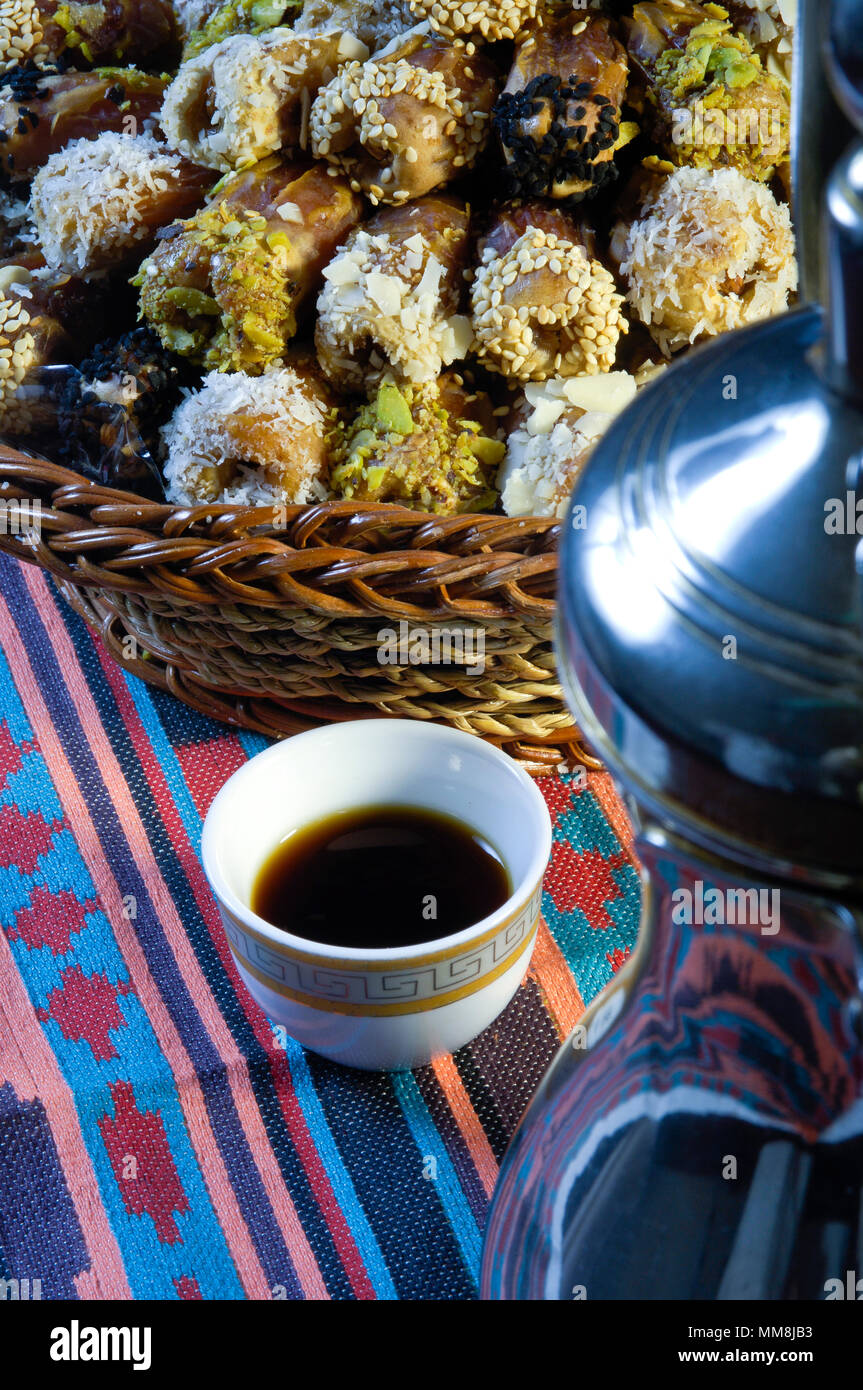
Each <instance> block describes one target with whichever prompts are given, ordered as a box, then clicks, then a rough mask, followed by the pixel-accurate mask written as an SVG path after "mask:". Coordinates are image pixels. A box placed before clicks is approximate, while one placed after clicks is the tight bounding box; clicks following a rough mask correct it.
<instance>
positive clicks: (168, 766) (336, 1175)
mask: <svg viewBox="0 0 863 1390" xmlns="http://www.w3.org/2000/svg"><path fill="white" fill-rule="evenodd" d="M126 683H127V685H128V687H129V691H130V693H131V696H132V699H133V700H134V702H135V708H136V710H137V711H138V715H139V718H140V720H141V723H142V725H143V727H144V731H145V733H146V735H147V737H148V739H149V740H150V742H151V744H152V745H153V749H154V751H155V753H156V756H157V758H158V759H159V763H160V766H161V769H162V773H163V775H164V777H165V780H166V782H167V783H168V786H169V789H170V791H171V794H172V796H173V797H174V799H175V802H176V805H177V810H178V811H179V813H180V817H181V819H182V822H183V828H184V829H185V831H186V834H187V835H188V837H189V840H190V842H191V844H192V847H193V848H194V850H195V852H196V853H199V851H200V843H201V826H202V821H201V816H200V812H199V811H198V808H197V806H196V805H195V802H194V800H193V799H192V796H191V794H190V792H189V789H188V786H187V784H186V781H185V778H184V776H183V770H182V767H181V766H180V762H179V760H178V758H177V755H176V751H175V749H174V747H173V745H172V744H171V742H170V741H169V740H168V738H167V737H166V735H165V731H164V729H163V727H162V724H161V722H160V720H159V717H158V714H157V713H156V710H155V708H154V705H153V702H152V699H151V697H150V691H149V690H148V689H147V687H146V686H145V685H144V684H143V682H141V681H139V680H137V679H136V678H135V677H128V678H127V680H126ZM241 742H242V743H243V746H244V751H248V750H247V748H246V741H245V740H241ZM248 743H249V745H250V747H251V749H252V750H253V751H251V752H250V756H252V757H253V756H254V754H255V753H257V752H261V751H262V750H263V749H264V748H266V747H268V746H269V742H268V740H267V739H265V738H263V737H262V736H261V735H251V737H250V738H249V740H248ZM210 944H211V949H212V951H213V955H214V956H217V953H216V951H215V948H214V947H212V943H210ZM289 1044H290V1050H289V1052H288V1058H289V1062H290V1067H291V1075H292V1077H293V1078H294V1082H295V1084H294V1092H295V1094H296V1097H297V1100H298V1102H299V1104H300V1108H301V1110H302V1112H303V1116H304V1118H305V1120H306V1124H307V1125H308V1128H309V1133H310V1135H311V1138H312V1140H313V1142H314V1145H315V1148H316V1150H317V1152H318V1155H319V1157H320V1159H321V1162H322V1163H323V1165H324V1171H325V1172H326V1174H327V1177H328V1178H329V1180H330V1183H331V1184H332V1187H333V1191H334V1192H336V1194H337V1196H338V1198H339V1205H340V1207H341V1208H342V1211H343V1213H344V1216H345V1220H346V1221H347V1224H348V1226H349V1228H350V1231H351V1234H352V1236H353V1238H354V1240H355V1242H356V1244H357V1247H358V1249H359V1252H360V1255H361V1256H362V1259H363V1263H364V1264H365V1266H366V1271H367V1273H368V1275H369V1278H370V1280H371V1283H372V1287H373V1288H374V1290H375V1293H376V1295H377V1297H378V1298H383V1299H390V1298H394V1297H395V1286H394V1285H393V1282H392V1279H391V1278H390V1275H389V1271H388V1270H387V1267H386V1263H385V1261H384V1259H383V1256H382V1255H381V1250H380V1246H379V1245H378V1243H377V1241H376V1240H375V1238H374V1234H373V1232H372V1230H371V1227H370V1226H369V1224H368V1221H367V1220H366V1215H365V1212H364V1211H363V1209H362V1206H361V1204H360V1202H359V1200H358V1198H357V1195H356V1192H355V1190H354V1186H353V1183H352V1182H351V1179H350V1175H349V1174H348V1171H347V1169H346V1168H345V1166H344V1163H343V1162H342V1160H341V1157H340V1155H339V1152H338V1149H337V1147H336V1144H335V1141H334V1139H333V1136H332V1133H331V1131H330V1128H329V1125H328V1124H327V1121H326V1117H325V1115H324V1112H323V1109H322V1107H321V1105H320V1102H319V1100H318V1098H317V1096H316V1094H315V1090H314V1085H313V1084H312V1080H311V1076H310V1074H309V1070H308V1067H307V1065H306V1063H305V1059H304V1057H303V1049H302V1048H301V1047H300V1046H299V1044H297V1043H295V1042H294V1041H293V1039H290V1040H289Z"/></svg>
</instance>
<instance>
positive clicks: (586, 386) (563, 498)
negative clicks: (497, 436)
mask: <svg viewBox="0 0 863 1390" xmlns="http://www.w3.org/2000/svg"><path fill="white" fill-rule="evenodd" d="M635 392H636V380H635V378H633V377H632V376H630V375H629V373H628V372H609V373H607V374H606V375H604V376H593V377H568V378H567V379H566V380H563V379H562V378H560V377H555V378H552V379H551V380H549V381H544V382H537V383H535V384H533V385H530V386H528V387H527V389H526V392H525V399H524V401H523V402H522V404H521V406H520V408H519V410H518V412H517V414H518V415H519V417H520V419H521V423H519V424H518V426H517V428H515V429H513V430H512V431H511V432H510V435H509V438H508V440H507V448H506V458H505V459H504V462H503V464H502V466H501V469H500V472H499V474H498V478H497V485H498V487H499V489H500V493H501V505H502V506H503V510H504V511H505V512H506V514H507V516H554V517H563V516H565V514H566V510H567V507H568V506H569V498H570V495H571V493H572V489H573V487H574V486H575V484H576V482H577V481H578V478H579V477H580V475H581V472H582V470H583V468H584V466H585V464H586V463H587V460H588V459H589V458H590V455H591V454H592V452H593V449H594V447H595V445H596V443H597V441H598V440H599V439H600V438H601V437H602V435H603V434H604V433H605V431H606V430H607V429H608V427H609V425H610V424H611V422H612V420H613V419H614V417H615V416H616V415H617V414H619V412H620V411H621V410H622V409H623V408H624V406H626V405H628V404H629V402H630V401H631V400H632V399H633V397H634V396H635Z"/></svg>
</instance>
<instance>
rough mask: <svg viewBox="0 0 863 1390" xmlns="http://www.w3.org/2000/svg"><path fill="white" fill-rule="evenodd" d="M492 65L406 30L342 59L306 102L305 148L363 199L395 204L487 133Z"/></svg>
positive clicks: (438, 179)
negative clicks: (364, 57) (379, 51)
mask: <svg viewBox="0 0 863 1390" xmlns="http://www.w3.org/2000/svg"><path fill="white" fill-rule="evenodd" d="M495 92H496V81H495V75H494V70H493V69H492V67H491V65H490V63H489V62H488V60H487V59H485V58H484V57H483V56H482V55H481V54H473V55H468V54H467V50H465V49H457V48H453V47H451V46H450V45H449V44H444V43H441V42H440V41H439V40H437V39H435V40H431V41H427V40H425V39H424V37H423V36H422V35H421V34H416V33H414V34H412V35H411V36H409V37H408V39H407V41H406V42H405V44H404V45H403V46H402V47H400V48H397V49H395V50H393V51H392V52H388V53H387V54H386V55H385V56H379V57H377V58H372V59H369V60H368V61H367V62H365V63H360V62H354V63H346V64H345V66H344V67H343V68H342V69H341V70H340V72H339V73H338V75H337V76H336V77H335V78H334V79H333V81H332V82H330V83H329V84H328V85H327V86H326V87H325V88H324V89H323V90H322V91H321V92H319V93H318V95H317V97H316V98H315V101H314V102H313V104H312V110H311V117H310V134H311V145H312V153H313V154H314V155H315V157H316V158H317V159H326V160H328V161H329V163H330V164H331V165H333V166H335V167H337V168H342V169H344V170H345V171H346V172H347V173H348V175H349V176H350V177H351V187H352V188H353V189H354V191H355V192H360V190H362V191H363V192H364V193H366V194H367V196H368V197H369V199H370V201H371V202H372V203H373V204H375V205H377V204H378V203H393V204H395V205H399V204H402V203H406V202H407V201H408V200H409V199H411V198H419V197H421V196H422V195H423V194H424V193H429V192H431V190H432V189H434V188H438V187H440V185H441V184H444V183H447V182H448V181H449V180H450V179H451V178H453V177H455V176H456V175H457V174H458V172H459V171H461V170H463V169H467V168H470V166H471V165H472V164H473V163H474V161H475V160H476V158H477V156H478V155H479V153H480V151H481V150H482V148H483V146H484V144H485V142H486V139H487V137H488V132H489V119H490V115H491V108H492V105H493V102H494V98H495Z"/></svg>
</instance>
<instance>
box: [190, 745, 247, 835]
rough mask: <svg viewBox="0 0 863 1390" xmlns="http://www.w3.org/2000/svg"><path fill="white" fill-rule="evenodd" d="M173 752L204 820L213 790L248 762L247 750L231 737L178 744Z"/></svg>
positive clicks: (213, 794)
mask: <svg viewBox="0 0 863 1390" xmlns="http://www.w3.org/2000/svg"><path fill="white" fill-rule="evenodd" d="M174 752H175V753H176V755H177V761H178V763H179V764H180V767H181V768H182V771H183V780H184V781H185V783H186V786H187V787H188V788H189V794H190V796H191V798H192V800H193V801H194V803H195V809H196V810H197V812H198V815H199V816H200V817H201V819H202V820H203V819H204V816H205V815H206V814H207V812H208V811H209V809H210V805H211V803H212V801H213V798H214V797H215V795H216V792H217V791H218V790H219V788H220V787H222V786H223V785H224V783H225V782H227V780H228V778H229V777H230V776H231V774H232V773H234V772H236V771H237V770H238V769H239V768H241V767H242V766H243V763H244V762H246V761H247V757H246V751H245V749H244V748H243V745H242V744H241V743H240V741H239V739H238V738H236V737H235V736H233V737H229V738H213V739H210V740H209V741H208V742H207V743H185V744H180V745H179V746H178V747H177V748H175V749H174Z"/></svg>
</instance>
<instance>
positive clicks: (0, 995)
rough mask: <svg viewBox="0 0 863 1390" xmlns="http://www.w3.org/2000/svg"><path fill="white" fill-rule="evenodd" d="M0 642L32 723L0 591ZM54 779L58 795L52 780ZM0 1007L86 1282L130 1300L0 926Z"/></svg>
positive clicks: (22, 660) (53, 1066)
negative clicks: (77, 1232)
mask: <svg viewBox="0 0 863 1390" xmlns="http://www.w3.org/2000/svg"><path fill="white" fill-rule="evenodd" d="M0 644H2V646H3V649H4V652H5V654H6V659H7V661H8V663H9V669H10V671H11V672H12V677H13V679H14V681H15V684H16V686H17V687H18V689H19V691H20V692H21V695H22V698H23V699H24V700H25V702H26V704H27V708H28V711H29V713H30V720H31V723H33V722H34V718H33V716H34V710H35V708H36V706H37V704H38V705H39V706H41V708H42V710H43V711H44V706H42V704H41V696H40V695H39V691H38V686H37V685H36V680H35V677H34V675H33V672H32V670H31V669H30V666H29V663H28V662H27V659H26V657H25V655H24V650H23V646H22V644H21V641H20V638H19V634H18V630H17V628H16V627H15V625H14V623H13V621H12V618H11V615H10V613H9V610H8V608H7V607H6V604H5V602H4V601H3V599H2V596H0ZM42 749H43V750H44V751H43V757H44V758H45V762H46V766H47V765H49V760H48V750H49V749H51V751H52V753H53V756H52V758H51V763H52V764H53V766H54V767H57V766H58V765H61V766H62V764H63V762H64V760H63V757H62V752H61V751H60V748H59V740H58V738H57V735H56V733H55V732H54V730H53V728H52V727H50V722H49V727H48V728H47V729H46V731H45V733H44V735H43V737H42ZM52 775H53V772H52ZM70 776H71V772H69V770H68V765H67V772H66V776H65V778H64V779H61V780H66V781H68V778H69V777H70ZM54 780H55V786H57V790H58V795H60V799H61V801H62V794H61V792H60V787H59V786H58V785H57V778H56V777H55V779H54ZM0 1013H2V1015H3V1021H2V1024H0V1039H2V1056H0V1066H2V1069H3V1072H4V1074H5V1075H6V1076H8V1078H9V1080H10V1081H11V1082H12V1084H13V1086H14V1088H15V1092H16V1094H17V1095H19V1096H22V1098H26V1096H27V1094H28V1093H29V1095H31V1096H35V1095H37V1094H38V1096H39V1099H40V1101H41V1103H42V1105H43V1106H44V1109H45V1114H46V1117H47V1119H48V1123H49V1124H50V1126H51V1133H52V1136H53V1139H54V1144H55V1146H56V1149H57V1155H58V1158H59V1160H60V1164H61V1166H62V1169H63V1174H64V1177H65V1179H66V1185H67V1187H68V1189H69V1194H70V1197H71V1199H72V1202H73V1204H74V1207H75V1211H76V1214H77V1217H78V1222H79V1224H80V1227H81V1231H82V1233H83V1236H84V1241H85V1244H86V1246H87V1251H88V1254H89V1256H90V1260H91V1266H92V1267H91V1269H90V1270H89V1271H88V1273H87V1280H86V1282H87V1286H88V1287H89V1288H93V1289H95V1290H96V1292H95V1294H94V1295H93V1296H95V1297H98V1298H106V1299H120V1298H123V1299H127V1298H131V1297H132V1291H131V1289H130V1287H129V1283H128V1280H127V1278H126V1270H125V1267H124V1264H123V1256H122V1254H121V1252H120V1247H119V1244H118V1243H117V1240H116V1238H115V1236H114V1232H113V1231H112V1229H111V1225H110V1222H109V1221H108V1216H107V1213H106V1211H105V1207H104V1204H103V1202H102V1196H101V1193H100V1191H99V1183H98V1180H97V1178H96V1172H95V1169H94V1167H93V1162H92V1159H91V1157H90V1154H89V1151H88V1149H87V1145H86V1143H85V1141H84V1135H83V1133H82V1131H81V1126H80V1122H79V1120H78V1112H77V1109H76V1105H75V1098H74V1096H73V1094H72V1091H71V1088H70V1087H69V1086H68V1085H67V1083H66V1081H65V1079H64V1077H63V1074H62V1072H61V1071H60V1067H59V1065H58V1063H57V1058H56V1057H55V1056H54V1053H53V1051H52V1049H51V1047H50V1045H49V1043H48V1040H47V1038H46V1037H45V1034H44V1032H43V1030H42V1028H41V1027H40V1025H39V1023H38V1020H37V1019H36V1016H35V1014H34V1012H33V1008H32V1005H31V1003H30V1000H29V998H28V996H27V992H26V989H25V986H24V981H23V980H22V979H21V976H20V974H19V972H18V968H17V966H16V965H15V961H14V958H13V956H12V953H11V950H10V947H9V943H8V941H7V940H6V937H5V935H4V933H3V932H0ZM37 1075H38V1076H39V1077H40V1078H41V1084H38V1085H37V1083H36V1080H35V1076H37ZM80 1277H81V1278H83V1276H80Z"/></svg>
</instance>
